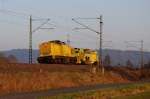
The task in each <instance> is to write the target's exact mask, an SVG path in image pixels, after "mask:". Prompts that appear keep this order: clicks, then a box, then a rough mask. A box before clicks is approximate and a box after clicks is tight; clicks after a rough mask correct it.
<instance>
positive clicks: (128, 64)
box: [103, 54, 150, 68]
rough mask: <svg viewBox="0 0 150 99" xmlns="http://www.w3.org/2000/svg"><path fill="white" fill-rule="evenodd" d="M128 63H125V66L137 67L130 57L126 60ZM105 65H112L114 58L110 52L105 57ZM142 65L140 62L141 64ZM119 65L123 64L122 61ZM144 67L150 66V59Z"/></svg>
mask: <svg viewBox="0 0 150 99" xmlns="http://www.w3.org/2000/svg"><path fill="white" fill-rule="evenodd" d="M125 63H126V64H125V65H124V66H125V67H129V68H135V67H136V66H134V64H133V62H132V60H130V59H128V60H127V61H126V62H125ZM103 65H104V66H105V67H108V66H112V59H111V57H110V55H109V54H107V55H106V56H105V57H104V59H103ZM139 65H140V64H139ZM117 66H122V65H121V64H120V63H118V65H117ZM144 68H150V59H149V61H148V62H147V63H144Z"/></svg>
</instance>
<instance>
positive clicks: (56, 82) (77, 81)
mask: <svg viewBox="0 0 150 99" xmlns="http://www.w3.org/2000/svg"><path fill="white" fill-rule="evenodd" d="M120 71H122V73H123V74H124V75H121V73H120V72H118V71H117V70H116V69H111V70H107V71H106V73H105V75H104V76H102V75H101V73H97V74H92V73H90V72H89V69H88V66H82V65H81V66H79V65H57V64H54V65H28V64H0V94H1V95H2V94H8V93H15V92H31V91H40V90H46V89H52V88H62V87H75V86H81V85H92V84H100V83H125V82H130V79H131V77H135V76H133V75H135V73H132V72H131V73H129V71H128V72H127V71H124V72H123V70H121V69H120ZM126 75H127V76H126ZM128 76H129V78H130V79H129V78H128Z"/></svg>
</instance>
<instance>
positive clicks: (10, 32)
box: [0, 0, 150, 51]
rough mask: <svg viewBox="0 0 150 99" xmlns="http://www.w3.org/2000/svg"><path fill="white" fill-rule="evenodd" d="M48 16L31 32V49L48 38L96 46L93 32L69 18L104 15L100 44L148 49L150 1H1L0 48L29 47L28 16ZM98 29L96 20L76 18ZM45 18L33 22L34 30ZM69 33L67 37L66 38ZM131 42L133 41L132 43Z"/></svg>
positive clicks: (36, 47) (110, 46)
mask: <svg viewBox="0 0 150 99" xmlns="http://www.w3.org/2000/svg"><path fill="white" fill-rule="evenodd" d="M30 15H32V18H33V19H41V18H42V19H47V18H50V21H49V22H48V24H46V25H45V26H43V28H54V29H44V30H43V29H40V30H37V31H36V32H34V33H33V48H34V49H38V46H39V44H40V43H42V42H45V41H50V40H61V41H67V38H69V39H70V44H71V45H72V46H73V47H83V48H92V49H96V48H98V44H99V43H98V38H99V35H97V34H96V33H95V32H92V31H89V30H87V29H80V30H77V29H75V28H83V27H81V26H80V25H79V24H76V23H75V22H73V21H72V18H78V17H81V18H98V17H99V16H100V15H102V16H103V23H104V24H103V47H104V48H110V49H121V50H139V49H140V42H139V41H141V40H144V50H145V51H150V39H149V38H150V0H0V50H10V49H23V48H26V49H28V46H29V44H28V43H29V16H30ZM77 21H79V22H80V23H82V24H85V25H87V26H89V27H90V28H92V29H94V30H96V31H99V20H97V19H91V20H86V19H78V20H77ZM43 22H45V20H40V21H37V20H36V21H35V20H34V21H33V30H34V29H36V28H37V27H38V26H40V25H41V24H42V23H43ZM67 35H69V37H67ZM126 41H129V43H128V44H127V43H125V42H126ZM131 41H134V42H131Z"/></svg>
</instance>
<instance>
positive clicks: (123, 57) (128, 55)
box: [3, 49, 150, 66]
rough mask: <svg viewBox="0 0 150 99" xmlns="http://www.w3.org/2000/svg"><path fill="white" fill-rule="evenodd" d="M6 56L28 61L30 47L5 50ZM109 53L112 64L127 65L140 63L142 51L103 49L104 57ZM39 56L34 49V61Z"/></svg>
mask: <svg viewBox="0 0 150 99" xmlns="http://www.w3.org/2000/svg"><path fill="white" fill-rule="evenodd" d="M3 53H4V54H5V55H6V56H9V55H14V56H16V58H17V60H18V61H19V62H20V63H28V49H13V50H9V51H3ZM107 54H109V55H110V57H111V60H112V65H118V64H120V65H125V64H126V61H127V60H128V59H129V60H130V61H131V62H132V63H133V64H134V65H136V66H138V65H139V64H140V52H139V51H122V50H112V49H104V50H103V59H104V57H105V56H106V55H107ZM38 56H39V52H38V50H33V63H37V61H36V59H37V57H38ZM149 60H150V52H144V62H145V63H147V62H148V61H149Z"/></svg>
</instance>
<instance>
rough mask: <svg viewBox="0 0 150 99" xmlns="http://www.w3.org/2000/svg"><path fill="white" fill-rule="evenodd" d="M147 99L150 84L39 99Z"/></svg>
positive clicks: (149, 94) (149, 93)
mask: <svg viewBox="0 0 150 99" xmlns="http://www.w3.org/2000/svg"><path fill="white" fill-rule="evenodd" d="M149 97H150V83H144V84H130V85H123V86H120V87H111V88H105V89H101V90H96V91H88V92H79V93H73V94H64V95H59V96H52V97H41V99H149Z"/></svg>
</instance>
